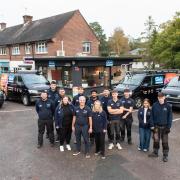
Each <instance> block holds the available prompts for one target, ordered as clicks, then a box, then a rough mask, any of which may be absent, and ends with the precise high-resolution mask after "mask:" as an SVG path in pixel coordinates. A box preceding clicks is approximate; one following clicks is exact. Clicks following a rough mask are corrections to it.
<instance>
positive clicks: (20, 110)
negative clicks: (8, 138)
mask: <svg viewBox="0 0 180 180" xmlns="http://www.w3.org/2000/svg"><path fill="white" fill-rule="evenodd" d="M24 111H32V109H24V110H23V109H19V110H18V109H17V110H12V111H0V112H3V113H7V112H24Z"/></svg>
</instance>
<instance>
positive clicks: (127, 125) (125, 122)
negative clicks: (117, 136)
mask: <svg viewBox="0 0 180 180" xmlns="http://www.w3.org/2000/svg"><path fill="white" fill-rule="evenodd" d="M132 122H133V120H132V119H121V120H120V129H121V140H123V141H124V138H125V131H126V130H127V139H128V141H131V127H132Z"/></svg>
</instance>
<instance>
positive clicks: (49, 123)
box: [35, 91, 55, 148]
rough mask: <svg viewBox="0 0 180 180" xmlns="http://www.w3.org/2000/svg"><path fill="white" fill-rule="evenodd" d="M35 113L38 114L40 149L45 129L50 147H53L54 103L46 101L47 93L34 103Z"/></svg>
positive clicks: (38, 146)
mask: <svg viewBox="0 0 180 180" xmlns="http://www.w3.org/2000/svg"><path fill="white" fill-rule="evenodd" d="M35 107H36V112H37V114H38V145H37V148H41V147H42V145H43V134H44V131H45V127H46V129H47V130H48V132H49V140H50V143H51V146H53V145H54V132H53V115H54V109H55V108H54V103H53V102H52V101H51V100H49V99H48V95H47V92H45V91H44V92H42V93H41V98H40V99H39V100H38V101H37V102H36V105H35Z"/></svg>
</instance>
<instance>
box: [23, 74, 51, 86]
mask: <svg viewBox="0 0 180 180" xmlns="http://www.w3.org/2000/svg"><path fill="white" fill-rule="evenodd" d="M22 78H23V81H24V83H25V84H47V83H48V81H47V80H46V79H45V77H44V76H42V75H38V74H23V76H22Z"/></svg>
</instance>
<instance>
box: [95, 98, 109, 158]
mask: <svg viewBox="0 0 180 180" xmlns="http://www.w3.org/2000/svg"><path fill="white" fill-rule="evenodd" d="M92 124H93V132H94V136H95V144H96V152H95V155H99V154H101V155H102V159H105V134H106V129H107V116H106V112H105V111H103V109H102V106H101V102H100V101H99V100H96V101H95V102H94V105H93V108H92Z"/></svg>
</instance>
